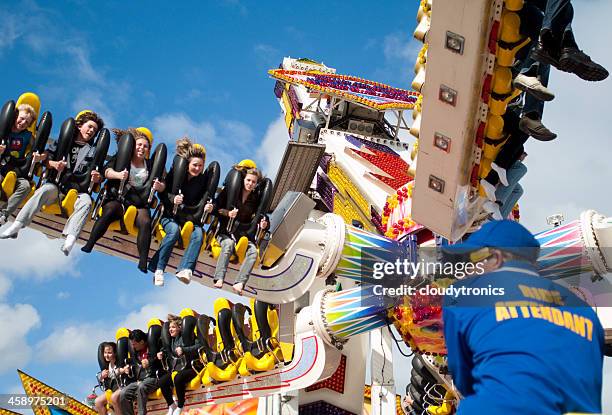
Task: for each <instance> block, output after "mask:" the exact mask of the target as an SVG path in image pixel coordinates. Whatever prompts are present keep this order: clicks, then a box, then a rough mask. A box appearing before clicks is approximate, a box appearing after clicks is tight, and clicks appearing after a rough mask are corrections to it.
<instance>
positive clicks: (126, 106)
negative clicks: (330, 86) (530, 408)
mask: <svg viewBox="0 0 612 415" xmlns="http://www.w3.org/2000/svg"><path fill="white" fill-rule="evenodd" d="M381 3H382V2H381ZM608 3H609V2H606V1H604V0H600V1H596V0H592V1H586V0H585V1H578V2H576V5H577V9H579V10H577V13H576V20H575V24H574V26H575V28H576V30H577V32H578V35H577V37H578V41H579V42H581V41H582V43H583V44H584V45H583V46H584V47H585V49H587V51H589V52H591V53H592V54H594V55H597V56H598V57H600V58H602V61H603V63H606V64H608V67H611V66H612V57H610V55H609V53H607V47H608V46H607V44H606V42H604V41H603V40H602V39H606V38H610V35H611V34H610V33H609V32H610V30H611V29H610V26H609V22H607V17H605V16H608V17H609V16H610V14H611V13H612V10H610V9H611V7H610V4H608ZM348 4H349V3H347V2H340V1H313V2H309V3H308V4H307V5H306V4H305V3H300V4H296V3H294V2H293V3H292V2H257V4H255V2H246V1H244V2H241V1H239V0H226V1H219V2H217V1H204V2H202V1H185V2H181V5H180V6H172V7H170V6H168V3H162V2H144V1H131V2H125V1H105V2H96V3H95V6H94V5H93V4H92V3H87V2H85V1H81V0H73V1H56V2H44V3H42V2H41V3H36V2H33V1H24V2H19V4H18V5H17V4H15V5H13V4H10V5H9V4H7V2H4V3H3V4H2V5H0V22H2V23H1V25H0V66H1V67H2V75H0V91H2V93H1V96H0V100H2V101H4V100H6V99H11V98H12V99H16V98H17V96H18V95H19V94H20V93H22V92H24V91H34V92H36V93H38V94H39V96H40V97H41V99H42V104H43V108H44V109H45V110H47V109H49V110H51V111H52V112H53V115H54V119H55V126H54V129H53V134H54V135H55V134H57V131H58V130H59V125H60V124H61V122H62V121H63V119H65V118H66V117H68V116H74V115H75V114H76V113H77V112H78V111H80V110H82V109H84V108H89V109H92V110H95V111H97V112H99V113H100V114H101V115H102V116H103V117H104V118H105V119H106V120H107V123H108V124H109V126H111V127H122V128H125V127H128V126H140V125H144V126H147V127H149V128H151V130H152V131H153V133H154V135H155V137H156V142H161V141H164V142H166V143H168V144H170V145H172V144H173V143H174V140H176V139H177V138H179V137H180V136H182V135H183V134H189V135H191V136H192V137H193V138H195V139H196V141H198V142H200V143H203V144H205V145H206V147H207V150H208V155H209V160H212V159H217V160H219V161H220V162H221V163H222V165H223V166H225V167H228V166H229V165H230V164H231V163H232V162H234V161H236V160H240V159H242V158H246V157H249V158H255V159H256V160H257V161H258V162H259V163H260V164H261V165H263V166H264V169H265V170H266V173H268V174H270V175H272V176H274V166H275V165H276V162H277V159H278V158H279V157H280V155H282V151H283V149H284V146H282V145H280V146H279V145H274V144H275V143H281V142H282V140H284V139H286V132H285V130H284V126H283V125H282V121H279V120H280V118H279V114H280V108H279V106H278V104H277V102H276V100H275V97H274V95H273V91H272V89H273V86H274V82H273V81H272V80H271V79H269V78H268V76H267V74H266V71H267V69H271V68H274V67H277V66H278V64H279V63H280V61H281V59H282V57H283V56H288V55H290V56H292V57H309V58H312V59H315V60H319V61H323V62H325V63H326V64H327V65H329V66H332V67H335V68H337V69H338V72H340V73H345V74H352V75H356V76H361V77H364V78H368V79H372V80H375V81H380V82H385V83H389V84H391V85H393V86H397V87H402V88H408V87H409V84H410V81H411V79H412V77H413V74H412V68H413V64H414V60H415V57H416V52H417V51H418V45H417V44H416V43H415V42H413V41H411V36H412V31H413V29H414V26H415V23H416V22H415V16H416V10H417V6H418V2H417V1H395V0H386V1H385V2H384V5H385V7H372V4H374V3H373V2H371V1H367V0H361V1H352V2H350V6H349V5H348ZM376 4H379V3H376ZM604 8H605V9H606V10H607V11H608V13H604V11H603V9H604ZM601 31H604V32H606V33H607V34H606V35H605V36H602V34H601ZM551 84H552V85H553V86H556V89H555V90H556V92H558V95H557V100H556V101H555V102H554V103H551V104H550V105H549V106H547V110H546V111H547V112H546V115H545V120H546V122H547V124H548V125H549V126H550V127H551V129H554V130H555V131H557V132H559V139H558V140H557V142H555V143H534V142H533V140H532V141H530V142H529V143H528V146H527V151H528V152H529V153H530V156H529V157H530V158H529V159H528V162H530V161H531V160H534V162H531V163H530V164H529V168H530V169H531V172H530V173H529V175H528V176H527V177H526V178H525V180H524V182H525V186H524V187H525V190H526V196H525V198H524V210H523V214H522V216H523V219H524V221H525V223H527V225H528V226H529V227H530V228H531V229H533V230H538V229H542V228H543V227H545V222H544V219H545V216H546V215H547V214H550V213H555V212H556V211H562V212H564V213H565V214H566V217H567V218H568V219H573V218H575V217H576V216H577V214H578V213H579V212H580V211H581V210H583V209H585V208H596V209H599V210H600V211H601V212H602V213H612V199H611V196H610V195H609V192H604V191H602V188H601V185H602V184H603V183H610V182H611V181H612V168H611V167H610V164H609V162H608V159H607V158H606V157H605V156H602V155H601V154H598V153H597V151H596V148H598V147H599V145H600V144H601V142H607V141H609V139H610V138H611V137H610V133H609V131H610V130H609V128H608V126H607V123H606V118H605V117H604V116H603V115H604V111H603V108H605V105H606V104H607V101H608V99H609V97H610V96H612V91H611V87H610V81H606V82H603V83H601V84H598V85H594V84H585V83H584V82H579V81H578V80H576V79H573V78H571V77H570V76H569V75H567V74H558V73H554V72H553V74H552V77H551ZM568 114H570V115H572V116H570V117H568ZM279 152H280V153H279ZM608 153H609V151H608ZM535 160H538V161H537V163H535ZM559 165H563V166H567V169H559V167H558V166H559ZM595 169H597V170H596V171H597V176H595V175H594V174H593V173H594V171H595ZM546 179H553V180H546ZM606 209H607V211H606ZM58 248H59V243H58V242H57V241H49V240H47V239H46V238H44V237H43V236H42V235H40V234H37V233H35V232H33V231H25V232H23V233H22V235H21V236H20V239H19V240H18V242H14V241H0V330H1V331H2V332H3V333H13V334H14V336H11V335H8V336H6V335H5V336H2V338H0V356H2V357H1V358H0V391H1V392H16V391H19V387H18V386H19V384H18V378H17V375H16V373H15V369H17V368H21V369H24V370H25V371H27V372H29V373H31V374H32V375H34V376H37V377H39V378H41V379H43V380H45V381H47V382H48V383H50V384H51V385H54V386H61V387H63V389H64V390H65V391H66V392H68V393H71V394H73V395H75V396H76V397H78V398H82V397H83V396H84V395H85V394H87V393H88V392H89V389H90V387H91V386H93V384H94V374H95V372H96V371H97V363H96V360H95V347H96V345H97V343H98V342H99V341H100V340H102V339H106V338H112V337H114V330H115V329H116V328H118V327H119V326H120V325H123V324H125V325H127V326H129V327H134V326H136V325H140V326H142V325H143V322H144V321H146V320H147V319H148V318H149V317H153V316H157V315H163V314H164V313H165V312H167V311H175V312H176V311H179V310H180V308H182V307H185V306H190V307H194V308H195V309H197V310H199V311H202V312H206V311H209V310H210V308H211V303H210V300H211V299H212V298H214V295H215V294H214V293H212V292H210V291H209V290H207V289H204V288H201V287H199V286H196V287H193V286H190V287H189V288H186V287H184V286H182V285H179V284H178V283H176V282H175V281H169V283H168V284H167V286H166V287H164V288H163V289H154V287H153V286H152V284H151V281H150V276H149V277H144V276H143V275H142V274H140V273H139V272H137V270H136V268H135V266H134V264H131V263H127V262H123V261H121V260H117V259H115V258H112V257H109V256H106V255H102V254H98V253H93V254H91V255H80V253H77V255H73V256H71V257H70V258H68V259H66V258H64V257H63V255H62V254H61V253H60V252H59V249H58ZM405 364H407V362H406V361H403V362H401V363H400V364H399V365H405ZM399 365H398V367H399V368H401V367H400V366H399ZM400 390H403V386H402V387H401V388H400V389H398V391H400Z"/></svg>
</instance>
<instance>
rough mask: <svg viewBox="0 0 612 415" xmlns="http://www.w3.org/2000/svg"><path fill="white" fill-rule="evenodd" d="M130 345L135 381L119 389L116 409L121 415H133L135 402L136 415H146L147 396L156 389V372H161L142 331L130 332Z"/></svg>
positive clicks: (158, 362)
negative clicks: (133, 357)
mask: <svg viewBox="0 0 612 415" xmlns="http://www.w3.org/2000/svg"><path fill="white" fill-rule="evenodd" d="M130 343H131V344H132V348H133V349H134V354H135V359H136V364H135V366H134V367H133V369H132V371H133V375H134V377H135V380H136V381H135V382H132V383H130V384H129V385H127V386H125V387H123V388H122V389H121V392H120V395H119V405H118V406H117V407H118V408H120V411H121V413H122V414H123V415H134V401H137V402H138V415H146V414H147V401H148V399H149V394H150V393H152V392H154V391H155V390H156V389H157V388H158V383H157V372H158V371H159V370H161V365H160V361H159V360H158V359H157V357H156V356H153V355H152V354H151V353H150V352H149V348H148V347H147V335H146V334H145V333H144V332H143V331H142V330H139V329H136V330H132V331H131V332H130ZM117 407H115V408H117Z"/></svg>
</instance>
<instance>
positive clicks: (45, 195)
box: [16, 183, 91, 237]
mask: <svg viewBox="0 0 612 415" xmlns="http://www.w3.org/2000/svg"><path fill="white" fill-rule="evenodd" d="M58 193H59V190H58V188H57V186H56V185H54V184H52V183H45V184H43V185H42V186H41V187H40V188H39V189H37V190H36V191H35V192H34V195H33V196H32V197H31V198H30V200H28V202H27V203H26V204H25V206H24V207H23V209H21V211H20V212H19V215H17V219H16V220H17V221H19V222H21V223H22V224H23V225H24V226H28V225H29V224H30V223H31V222H32V218H34V215H36V214H37V213H38V212H40V210H41V209H42V207H43V206H44V205H50V204H52V203H57V201H58V199H57V198H58ZM90 209H91V196H89V195H88V194H87V193H79V196H78V198H77V200H76V202H74V212H72V215H70V217H69V218H68V220H67V221H66V225H65V226H64V231H63V232H62V233H63V234H64V235H73V236H74V237H78V236H79V233H81V229H83V226H85V222H87V215H88V214H89V210H90Z"/></svg>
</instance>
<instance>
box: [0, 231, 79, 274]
mask: <svg viewBox="0 0 612 415" xmlns="http://www.w3.org/2000/svg"><path fill="white" fill-rule="evenodd" d="M60 245H61V241H60V240H57V239H56V240H51V239H48V238H45V237H44V236H43V235H42V234H41V233H40V232H38V231H35V230H32V229H29V228H26V229H23V230H22V231H21V232H20V233H19V238H18V239H17V240H12V239H5V240H0V272H6V273H9V274H10V275H11V276H18V277H25V278H32V277H34V278H36V279H40V280H42V279H48V278H53V277H54V276H55V275H57V274H58V273H62V274H63V275H66V274H69V275H78V272H77V268H76V266H75V264H76V263H77V261H78V260H77V258H78V256H79V255H70V256H68V257H66V256H64V254H62V252H61V251H60V249H59V247H60Z"/></svg>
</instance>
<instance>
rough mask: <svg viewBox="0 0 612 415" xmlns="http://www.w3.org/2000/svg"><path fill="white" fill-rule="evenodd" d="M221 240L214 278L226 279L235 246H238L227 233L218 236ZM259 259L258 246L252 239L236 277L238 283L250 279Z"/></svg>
mask: <svg viewBox="0 0 612 415" xmlns="http://www.w3.org/2000/svg"><path fill="white" fill-rule="evenodd" d="M217 239H218V240H219V244H220V245H221V253H220V254H219V258H217V268H216V269H215V276H214V280H215V281H217V280H221V281H223V280H224V279H225V274H226V273H227V266H228V265H229V260H230V258H231V256H232V254H233V253H234V248H235V247H236V242H234V240H233V239H232V238H231V237H229V236H227V235H223V234H221V235H219V236H217ZM256 261H257V247H256V246H255V244H254V243H253V242H251V241H249V245H248V247H247V251H246V255H245V257H244V262H243V263H242V266H241V267H240V271H239V272H238V277H236V283H239V282H241V283H243V284H246V283H247V281H248V280H249V276H250V275H251V271H253V267H254V266H255V262H256Z"/></svg>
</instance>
